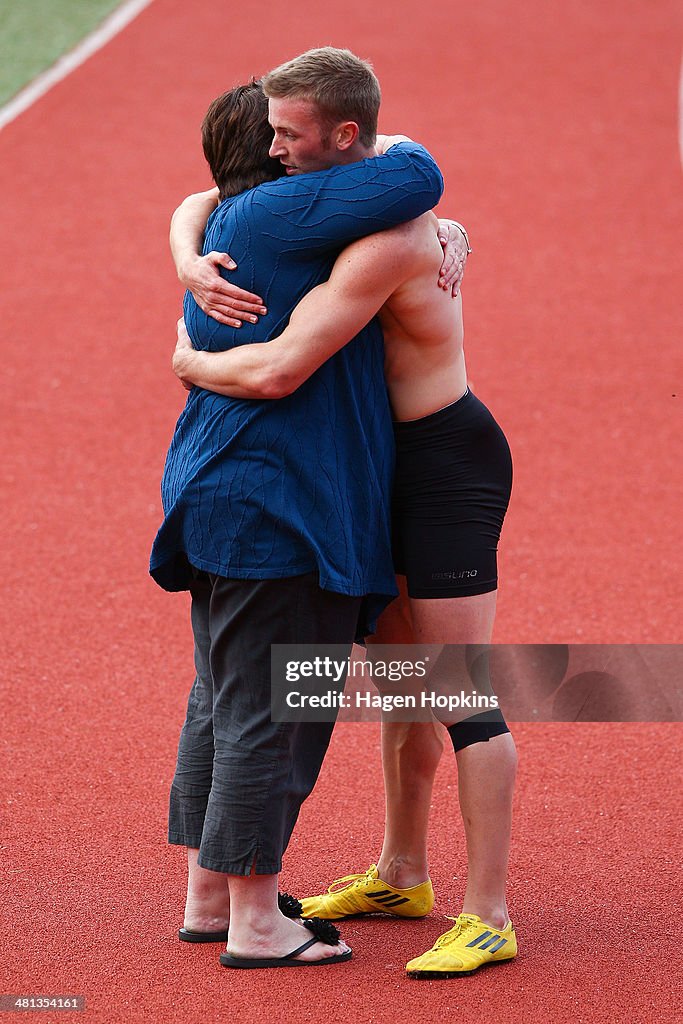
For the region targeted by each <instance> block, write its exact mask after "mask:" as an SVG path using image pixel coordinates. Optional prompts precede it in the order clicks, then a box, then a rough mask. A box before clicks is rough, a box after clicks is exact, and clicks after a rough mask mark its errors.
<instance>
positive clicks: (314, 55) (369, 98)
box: [263, 46, 382, 146]
mask: <svg viewBox="0 0 683 1024" xmlns="http://www.w3.org/2000/svg"><path fill="white" fill-rule="evenodd" d="M263 91H264V92H265V94H266V96H268V97H271V96H272V97H273V98H275V99H284V98H291V99H306V100H310V101H311V103H313V104H314V105H315V106H316V107H317V108H318V111H319V114H320V120H321V122H322V124H323V126H324V127H325V128H326V129H327V130H328V131H329V130H330V129H331V128H332V127H334V125H335V124H338V123H339V121H355V122H356V124H357V125H358V138H359V140H360V142H361V143H362V144H363V145H364V146H373V145H374V143H375V139H376V137H377V116H378V114H379V105H380V100H381V98H382V97H381V92H380V88H379V82H378V81H377V77H376V75H375V73H374V71H373V70H372V66H371V65H370V64H369V63H368V62H367V61H364V60H361V59H360V57H356V55H355V54H353V53H351V51H350V50H338V49H336V48H335V47H334V46H321V47H319V48H318V49H315V50H307V52H306V53H302V54H301V56H299V57H295V58H294V59H293V60H289V61H287V63H286V64H281V65H280V67H278V68H275V70H274V71H270V72H269V73H268V74H267V75H265V77H264V78H263Z"/></svg>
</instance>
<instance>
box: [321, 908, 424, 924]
mask: <svg viewBox="0 0 683 1024" xmlns="http://www.w3.org/2000/svg"><path fill="white" fill-rule="evenodd" d="M432 909H433V908H432ZM431 912H432V911H431V910H428V911H427V913H426V914H394V913H392V912H391V911H390V910H359V911H358V913H357V914H341V915H340V916H339V917H323V916H322V914H321V913H320V911H318V912H317V913H316V914H314V915H313V916H314V917H322V919H323V921H352V920H353V919H354V918H357V917H395V918H396V919H397V920H399V921H422V920H423V919H424V918H425V917H429V915H430V914H431ZM302 917H303V918H304V920H306V915H305V914H302Z"/></svg>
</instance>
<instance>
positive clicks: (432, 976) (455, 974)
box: [406, 954, 516, 981]
mask: <svg viewBox="0 0 683 1024" xmlns="http://www.w3.org/2000/svg"><path fill="white" fill-rule="evenodd" d="M515 959H516V954H515V956H506V957H504V958H503V959H501V960H487V961H486V963H483V964H479V966H478V967H473V968H472V970H471V971H406V974H407V975H408V977H409V978H413V979H414V980H415V981H440V980H441V979H442V978H443V979H444V981H445V980H446V978H468V977H469V976H470V975H471V974H476V973H477V971H480V970H481V969H482V967H495V966H496V965H497V964H509V963H512V961H513V960H515Z"/></svg>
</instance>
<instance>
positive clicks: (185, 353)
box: [173, 317, 194, 391]
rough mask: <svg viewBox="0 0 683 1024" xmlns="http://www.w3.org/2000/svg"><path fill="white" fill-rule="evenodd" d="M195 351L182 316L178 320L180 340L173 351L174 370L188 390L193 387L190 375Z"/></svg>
mask: <svg viewBox="0 0 683 1024" xmlns="http://www.w3.org/2000/svg"><path fill="white" fill-rule="evenodd" d="M193 352H194V348H193V347H192V342H191V341H190V335H189V334H188V333H187V330H186V328H185V321H184V320H183V318H182V317H181V318H180V320H179V321H178V340H177V341H176V346H175V352H174V353H173V372H174V373H175V375H176V376H177V377H178V378H179V380H180V383H181V384H182V385H183V387H184V388H185V390H186V391H191V390H192V388H193V384H192V381H191V380H190V379H189V377H188V374H189V372H190V360H191V359H192V353H193Z"/></svg>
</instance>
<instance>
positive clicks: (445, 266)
mask: <svg viewBox="0 0 683 1024" xmlns="http://www.w3.org/2000/svg"><path fill="white" fill-rule="evenodd" d="M439 241H440V242H441V245H442V247H443V263H442V264H441V270H440V271H439V288H443V290H444V291H448V290H449V289H450V291H451V294H452V296H453V298H455V297H456V295H458V294H459V292H460V286H461V284H462V279H463V277H464V276H465V263H466V262H467V250H468V246H467V241H466V239H465V236H464V235H463V233H462V231H461V230H460V228H459V227H456V225H455V224H454V223H453V221H451V220H440V221H439Z"/></svg>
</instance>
